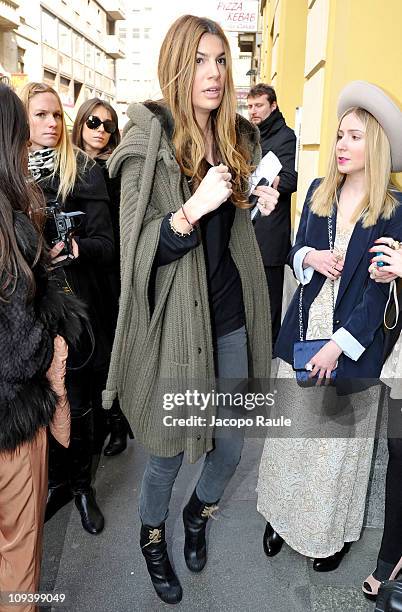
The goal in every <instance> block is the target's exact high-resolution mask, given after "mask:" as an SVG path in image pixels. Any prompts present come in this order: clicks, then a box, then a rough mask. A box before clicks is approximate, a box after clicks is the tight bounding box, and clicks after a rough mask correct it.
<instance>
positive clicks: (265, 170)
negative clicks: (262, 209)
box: [249, 151, 282, 220]
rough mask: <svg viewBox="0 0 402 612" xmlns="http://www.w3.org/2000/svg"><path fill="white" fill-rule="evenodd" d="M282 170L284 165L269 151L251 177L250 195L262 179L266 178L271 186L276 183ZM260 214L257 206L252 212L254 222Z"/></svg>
mask: <svg viewBox="0 0 402 612" xmlns="http://www.w3.org/2000/svg"><path fill="white" fill-rule="evenodd" d="M281 170H282V164H281V162H280V161H279V159H278V158H277V157H276V155H275V153H272V151H268V153H267V154H266V155H264V157H263V158H262V160H261V161H260V163H259V164H258V166H257V168H256V169H255V170H254V172H253V174H252V175H251V176H250V191H249V195H250V194H251V192H252V191H253V190H254V189H255V188H256V187H257V185H258V183H259V182H260V180H261V179H262V178H265V179H266V180H267V182H268V185H269V186H271V185H272V183H273V181H274V178H275V177H276V176H278V174H279V172H280V171H281ZM258 212H259V210H258V208H257V206H255V207H254V208H253V210H252V211H251V219H252V220H253V219H254V217H255V215H256V214H257V213H258Z"/></svg>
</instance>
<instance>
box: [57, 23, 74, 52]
mask: <svg viewBox="0 0 402 612" xmlns="http://www.w3.org/2000/svg"><path fill="white" fill-rule="evenodd" d="M59 50H60V51H62V52H63V53H65V54H66V55H70V56H71V30H70V28H68V27H67V26H66V25H64V23H61V22H59Z"/></svg>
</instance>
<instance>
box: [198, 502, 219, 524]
mask: <svg viewBox="0 0 402 612" xmlns="http://www.w3.org/2000/svg"><path fill="white" fill-rule="evenodd" d="M217 510H219V506H217V505H216V504H213V505H212V506H204V508H203V510H202V512H201V516H202V518H206V519H209V518H212V519H214V521H216V520H217V517H216V516H214V512H216V511H217Z"/></svg>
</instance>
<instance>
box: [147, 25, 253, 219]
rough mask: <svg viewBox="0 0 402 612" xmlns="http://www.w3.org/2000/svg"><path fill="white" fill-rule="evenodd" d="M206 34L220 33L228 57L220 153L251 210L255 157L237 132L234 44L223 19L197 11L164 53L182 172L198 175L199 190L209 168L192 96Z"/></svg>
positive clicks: (174, 30) (162, 70)
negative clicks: (220, 22)
mask: <svg viewBox="0 0 402 612" xmlns="http://www.w3.org/2000/svg"><path fill="white" fill-rule="evenodd" d="M204 34H214V35H216V36H219V38H220V39H221V41H222V43H223V47H224V50H225V55H226V78H225V88H224V93H223V97H222V101H221V104H220V106H219V108H217V109H216V110H214V111H212V112H211V115H210V117H211V127H212V133H213V137H214V145H215V152H216V154H217V155H219V157H220V159H221V161H222V162H223V163H224V164H226V165H227V166H228V167H229V168H230V172H231V173H232V177H233V178H232V184H233V195H232V201H233V203H234V204H235V205H236V206H238V207H240V208H248V206H249V204H248V200H247V178H248V176H249V175H250V172H251V159H250V157H251V156H250V152H249V151H248V149H247V145H246V143H245V142H243V141H242V139H241V136H240V134H239V133H238V130H236V95H235V89H234V84H233V76H232V60H231V53H230V46H229V43H228V40H227V38H226V36H225V34H224V32H223V30H222V28H221V27H220V26H219V25H218V24H217V23H215V22H214V21H212V20H210V19H207V18H201V17H195V16H194V15H184V16H183V17H180V18H179V19H177V20H176V21H175V22H174V23H173V24H172V25H171V26H170V28H169V31H168V33H167V34H166V36H165V39H164V41H163V43H162V47H161V50H160V54H159V63H158V78H159V83H160V87H161V90H162V94H163V97H164V101H165V103H166V104H167V105H168V107H169V109H170V111H171V113H172V115H173V120H174V133H173V144H174V147H175V151H176V159H177V162H178V163H179V165H180V168H181V170H182V172H183V173H184V174H185V175H186V176H189V177H191V178H192V189H193V192H194V191H195V189H196V188H197V187H198V185H199V184H200V182H201V180H202V179H203V178H204V176H205V174H206V171H207V167H206V164H205V161H204V156H205V138H204V134H203V132H202V130H201V128H200V127H199V125H198V123H197V121H196V118H195V114H194V109H193V106H192V96H191V92H192V88H193V82H194V75H195V70H196V55H197V50H198V46H199V42H200V39H201V37H202V36H203V35H204Z"/></svg>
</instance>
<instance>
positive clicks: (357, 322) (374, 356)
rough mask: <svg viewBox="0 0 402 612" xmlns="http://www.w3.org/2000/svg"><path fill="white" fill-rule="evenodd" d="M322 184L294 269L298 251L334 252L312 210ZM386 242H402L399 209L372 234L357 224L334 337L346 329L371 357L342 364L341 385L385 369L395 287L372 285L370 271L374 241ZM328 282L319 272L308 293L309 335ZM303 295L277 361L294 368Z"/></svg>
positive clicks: (292, 309)
mask: <svg viewBox="0 0 402 612" xmlns="http://www.w3.org/2000/svg"><path fill="white" fill-rule="evenodd" d="M319 183H320V179H315V180H314V181H313V182H312V184H311V186H310V188H309V190H308V193H307V196H306V201H305V203H304V206H303V212H302V215H301V219H300V225H299V229H298V232H297V237H296V242H295V245H294V247H293V248H292V249H291V251H290V253H289V257H288V264H289V265H290V266H291V267H293V259H294V256H295V254H296V253H297V251H298V250H299V249H300V248H302V247H304V246H310V247H314V248H315V249H317V250H328V248H329V244H328V219H327V217H318V216H317V215H315V214H314V213H312V212H311V210H310V200H311V197H312V194H313V193H314V190H315V189H316V188H317V187H318V185H319ZM393 195H394V196H395V198H396V199H397V200H398V202H399V204H402V193H401V192H400V191H397V190H395V191H394V192H393ZM336 213H337V209H336V206H334V208H333V213H332V227H333V234H334V237H335V232H336ZM382 236H390V237H391V238H394V239H395V240H402V206H401V205H399V206H397V208H396V210H395V213H394V215H393V216H392V218H391V219H389V220H385V219H382V218H380V219H379V220H378V221H377V223H376V224H375V225H374V226H372V227H369V228H367V229H365V228H363V226H362V224H361V223H360V221H359V222H357V223H356V225H355V228H354V230H353V233H352V236H351V238H350V242H349V245H348V250H347V252H346V257H345V262H344V268H343V271H342V276H341V281H340V285H339V291H338V296H337V299H336V303H335V308H334V319H333V332H335V331H337V330H338V329H340V328H344V329H346V330H347V331H348V332H349V333H350V334H351V335H352V336H353V337H354V338H355V339H356V340H357V341H358V342H359V343H360V344H361V345H362V346H363V347H365V349H366V350H365V351H364V352H363V353H362V355H361V356H360V358H359V359H358V360H357V361H353V360H352V359H350V358H349V357H347V356H346V355H345V354H344V353H342V354H341V356H340V358H339V362H338V374H337V380H338V384H339V379H342V378H344V379H355V378H366V379H370V378H371V379H372V378H378V377H379V375H380V372H381V368H382V364H383V349H384V331H383V315H384V308H385V305H386V302H387V299H388V294H389V284H388V283H376V282H375V281H373V280H371V279H370V275H369V273H368V267H369V265H370V259H371V258H372V257H373V254H372V253H369V252H368V249H369V248H370V247H372V246H373V244H374V240H376V239H377V238H381V237H382ZM325 280H326V277H325V276H324V275H323V274H320V273H319V272H317V271H314V273H313V276H312V278H311V280H310V282H309V283H307V284H306V285H304V291H303V328H304V333H306V330H307V325H308V313H309V310H310V306H311V304H312V303H313V301H314V299H315V298H316V297H317V295H318V293H319V292H320V290H321V288H322V286H323V284H324V282H325ZM299 294H300V286H299V287H298V289H297V290H296V293H295V295H294V296H293V298H292V301H291V303H290V305H289V308H288V310H287V312H286V316H285V318H284V321H283V323H282V326H281V329H280V332H279V335H278V339H277V342H276V344H275V355H276V356H277V357H280V358H281V359H283V360H284V361H287V362H288V363H291V364H293V344H294V343H295V342H297V341H298V340H299Z"/></svg>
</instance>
